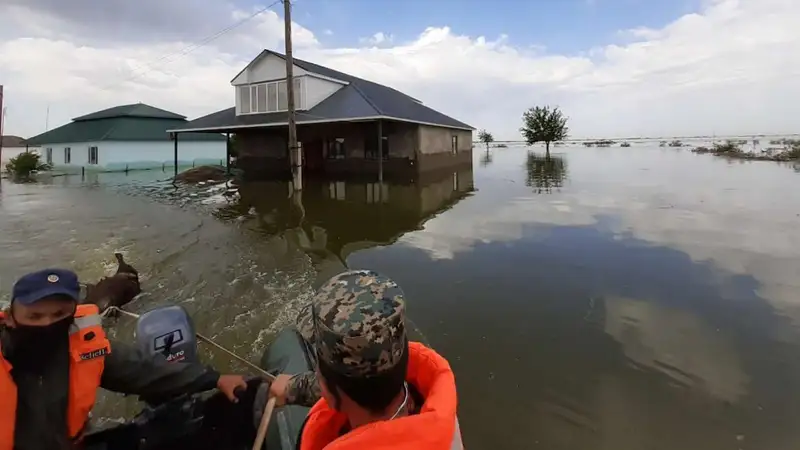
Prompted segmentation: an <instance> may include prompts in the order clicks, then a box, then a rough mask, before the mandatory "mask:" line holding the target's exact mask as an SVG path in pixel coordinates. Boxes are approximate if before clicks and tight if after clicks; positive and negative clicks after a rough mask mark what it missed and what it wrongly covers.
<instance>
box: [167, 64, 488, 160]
mask: <svg viewBox="0 0 800 450" xmlns="http://www.w3.org/2000/svg"><path fill="white" fill-rule="evenodd" d="M293 62H294V66H293V69H292V70H293V76H294V80H293V83H294V101H295V109H296V123H297V136H298V142H299V144H300V146H301V148H302V166H303V169H304V173H306V174H308V173H324V174H333V175H336V174H363V173H377V172H378V170H382V171H383V172H385V173H387V174H392V173H402V174H418V173H420V172H424V171H430V170H435V169H441V168H452V167H455V166H459V165H469V166H471V164H472V131H473V130H474V128H473V127H471V126H469V125H467V124H465V123H463V122H460V121H458V120H456V119H454V118H452V117H449V116H446V115H444V114H442V113H440V112H438V111H435V110H433V109H431V108H429V107H427V106H425V105H424V104H422V102H421V101H419V100H417V99H415V98H412V97H410V96H408V95H406V94H403V93H402V92H399V91H397V90H395V89H392V88H390V87H387V86H383V85H380V84H377V83H373V82H371V81H367V80H364V79H361V78H358V77H354V76H352V75H348V74H346V73H343V72H339V71H336V70H333V69H329V68H327V67H323V66H320V65H317V64H314V63H310V62H307V61H303V60H300V59H294V60H293ZM231 84H232V85H233V87H234V92H235V106H233V107H231V108H227V109H224V110H222V111H218V112H216V113H213V114H209V115H207V116H204V117H200V118H198V119H196V120H193V121H191V122H189V123H187V124H185V125H183V126H181V127H176V128H175V129H174V130H171V131H174V132H176V133H177V136H178V140H179V141H180V142H182V140H183V136H184V134H183V133H186V132H214V133H234V134H235V137H236V140H235V142H236V152H237V159H238V161H239V163H238V165H239V166H240V167H244V168H246V169H250V170H258V171H265V172H288V171H290V170H291V167H290V157H289V149H288V142H287V141H288V114H287V112H286V111H287V101H288V94H287V88H286V87H287V85H286V61H285V59H284V56H283V55H282V54H280V53H277V52H274V51H271V50H264V51H263V52H262V53H261V54H259V55H258V56H257V57H256V58H255V59H254V60H253V61H252V62H250V64H248V65H247V66H246V67H245V68H244V69H243V70H242V71H241V72H240V73H239V74H238V75H236V77H235V78H234V79H233V80H232V81H231ZM179 148H180V149H181V150H180V153H182V152H183V150H182V148H183V147H182V144H179Z"/></svg>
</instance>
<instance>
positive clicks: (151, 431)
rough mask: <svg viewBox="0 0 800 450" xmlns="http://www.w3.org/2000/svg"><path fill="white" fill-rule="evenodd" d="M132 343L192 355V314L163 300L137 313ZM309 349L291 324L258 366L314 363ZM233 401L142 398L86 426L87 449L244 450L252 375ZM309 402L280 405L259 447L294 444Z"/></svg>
mask: <svg viewBox="0 0 800 450" xmlns="http://www.w3.org/2000/svg"><path fill="white" fill-rule="evenodd" d="M135 333H136V334H135V341H136V345H137V346H138V347H139V348H140V349H141V350H142V351H144V352H145V353H147V354H150V355H151V356H152V357H153V358H164V359H166V360H167V361H168V362H177V361H185V360H197V340H196V338H195V331H194V327H193V324H192V321H191V318H190V317H189V315H188V314H187V313H186V311H185V310H184V309H183V308H182V307H180V306H167V307H163V308H158V309H155V310H152V311H149V312H147V313H145V314H143V315H142V316H141V317H139V319H138V321H137V324H136V332H135ZM312 358H313V352H311V350H310V346H309V345H308V343H306V342H305V341H304V340H303V338H302V336H301V335H300V333H298V332H297V330H296V329H295V328H294V327H289V328H286V329H284V330H283V331H281V332H280V333H279V334H278V336H277V337H276V339H275V341H274V342H273V343H272V344H271V345H270V346H269V348H268V349H267V350H266V351H265V352H264V355H263V356H262V359H261V363H260V366H261V368H263V369H264V370H266V371H268V372H270V373H273V374H278V373H299V372H303V371H306V370H310V369H311V367H313V359H312ZM248 385H249V388H248V389H247V390H246V391H244V390H243V391H242V392H240V393H239V394H240V395H239V399H240V401H239V402H238V403H232V402H230V401H228V399H227V398H225V396H224V395H223V394H221V393H219V392H217V391H210V392H204V393H198V394H191V395H188V394H187V395H184V396H181V397H179V398H175V399H172V400H170V401H168V402H165V403H161V404H145V405H144V407H143V409H142V411H141V412H140V413H139V414H137V415H136V416H135V417H134V418H133V419H131V420H128V421H126V422H124V423H121V424H118V425H114V426H111V427H108V428H104V429H98V430H90V431H88V432H87V434H86V435H85V437H84V438H83V441H82V445H81V447H82V448H84V449H86V450H106V449H108V450H112V449H113V450H167V449H172V450H183V449H186V450H189V449H192V450H204V449H216V450H240V449H241V450H245V449H251V448H252V446H253V441H254V440H255V435H256V426H257V424H256V423H254V422H255V420H254V413H253V410H254V408H253V403H254V399H255V393H256V391H257V387H258V380H257V379H256V378H254V379H252V380H250V381H249V382H248ZM308 411H309V408H306V407H302V406H284V407H281V408H276V409H275V411H274V412H273V414H272V417H271V420H270V423H269V428H268V431H267V436H266V439H265V441H264V448H266V449H269V450H295V449H296V447H297V440H298V437H299V434H300V430H301V428H302V426H303V422H304V421H305V418H306V416H307V414H308Z"/></svg>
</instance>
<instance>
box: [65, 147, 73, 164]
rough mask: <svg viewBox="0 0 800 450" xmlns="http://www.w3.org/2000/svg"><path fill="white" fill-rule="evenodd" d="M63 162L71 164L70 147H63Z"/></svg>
mask: <svg viewBox="0 0 800 450" xmlns="http://www.w3.org/2000/svg"><path fill="white" fill-rule="evenodd" d="M64 164H72V147H64Z"/></svg>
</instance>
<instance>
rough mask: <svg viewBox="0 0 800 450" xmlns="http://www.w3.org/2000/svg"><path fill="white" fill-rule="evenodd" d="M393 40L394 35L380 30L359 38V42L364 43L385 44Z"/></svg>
mask: <svg viewBox="0 0 800 450" xmlns="http://www.w3.org/2000/svg"><path fill="white" fill-rule="evenodd" d="M392 41H394V36H392V35H391V34H386V33H384V32H382V31H379V32H377V33H375V34H373V35H372V36H370V37H367V38H361V39H359V42H361V43H362V44H366V45H386V44H390V43H392Z"/></svg>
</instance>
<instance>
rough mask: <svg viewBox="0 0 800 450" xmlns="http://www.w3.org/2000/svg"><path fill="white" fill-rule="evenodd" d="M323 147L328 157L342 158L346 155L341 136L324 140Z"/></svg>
mask: <svg viewBox="0 0 800 450" xmlns="http://www.w3.org/2000/svg"><path fill="white" fill-rule="evenodd" d="M325 147H326V150H327V153H328V159H344V158H345V156H346V152H345V149H344V139H343V138H336V139H329V140H328V141H326V142H325Z"/></svg>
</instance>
